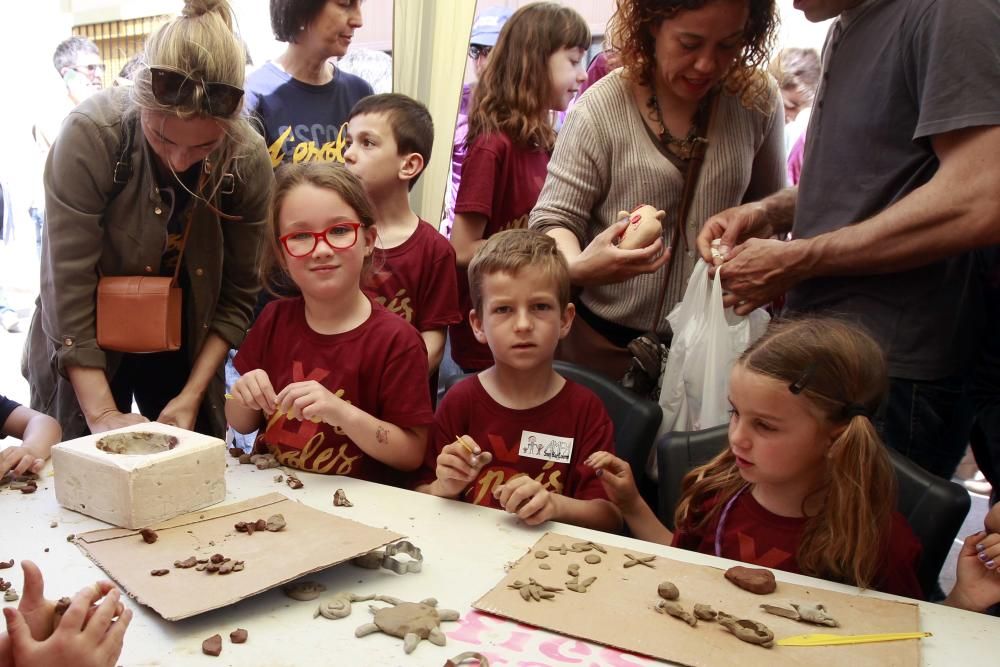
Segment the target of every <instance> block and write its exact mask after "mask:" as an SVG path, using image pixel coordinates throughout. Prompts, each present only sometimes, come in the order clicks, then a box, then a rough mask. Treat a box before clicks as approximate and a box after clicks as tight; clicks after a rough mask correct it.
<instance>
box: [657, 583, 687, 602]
mask: <svg viewBox="0 0 1000 667" xmlns="http://www.w3.org/2000/svg"><path fill="white" fill-rule="evenodd" d="M656 592H657V593H658V594H659V595H660V597H661V598H663V599H664V600H676V599H677V598H679V597H680V596H681V592H680V591H679V590H677V587H676V586H674V585H673V584H672V583H670V582H669V581H664V582H663V583H661V584H660V585H659V586H658V587H657V588H656Z"/></svg>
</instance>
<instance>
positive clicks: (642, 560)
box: [584, 552, 656, 569]
mask: <svg viewBox="0 0 1000 667" xmlns="http://www.w3.org/2000/svg"><path fill="white" fill-rule="evenodd" d="M625 558H628V560H627V561H625V562H624V563H623V564H622V567H635V566H636V565H645V566H646V567H648V568H654V569H655V566H654V565H652V564H651V563H652V562H653V561H654V560H655V559H656V556H642V557H640V556H633V555H632V554H630V553H628V552H626V553H625ZM584 560H586V559H584Z"/></svg>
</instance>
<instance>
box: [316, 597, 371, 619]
mask: <svg viewBox="0 0 1000 667" xmlns="http://www.w3.org/2000/svg"><path fill="white" fill-rule="evenodd" d="M374 599H375V596H374V595H355V594H354V593H347V592H340V593H336V594H334V595H333V597H329V598H327V599H326V600H323V601H322V602H320V603H319V608H318V609H317V610H316V613H315V614H313V618H316V617H317V616H322V617H323V618H329V619H331V620H337V619H338V618H346V617H348V616H350V615H351V603H352V602H365V601H368V600H374Z"/></svg>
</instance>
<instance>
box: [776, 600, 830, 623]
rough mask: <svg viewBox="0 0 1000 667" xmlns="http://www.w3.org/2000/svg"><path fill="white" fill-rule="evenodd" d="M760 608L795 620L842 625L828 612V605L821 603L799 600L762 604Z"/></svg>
mask: <svg viewBox="0 0 1000 667" xmlns="http://www.w3.org/2000/svg"><path fill="white" fill-rule="evenodd" d="M760 608H761V609H763V610H764V611H766V612H767V613H769V614H774V615H775V616H782V617H784V618H790V619H792V620H793V621H802V622H804V623H812V624H813V625H825V626H827V627H831V628H837V627H840V623H838V622H837V619H835V618H834V617H832V616H830V614H828V613H827V611H826V607H824V606H823V605H821V604H800V603H797V602H787V603H784V604H780V605H775V604H762V605H760Z"/></svg>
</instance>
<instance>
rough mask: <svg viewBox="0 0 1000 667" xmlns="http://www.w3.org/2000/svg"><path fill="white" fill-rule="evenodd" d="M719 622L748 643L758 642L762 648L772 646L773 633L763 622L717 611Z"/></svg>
mask: <svg viewBox="0 0 1000 667" xmlns="http://www.w3.org/2000/svg"><path fill="white" fill-rule="evenodd" d="M719 624H720V625H721V626H723V627H724V628H726V629H727V630H729V631H730V632H731V633H733V634H734V635H736V637H737V638H739V639H742V640H743V641H745V642H747V643H748V644H758V645H760V646H763V647H764V648H771V647H772V646H774V633H773V632H771V630H770V629H769V628H768V627H767V626H766V625H764V624H763V623H758V622H757V621H751V620H750V619H747V618H741V619H737V618H733V617H732V616H730V615H729V614H723V613H722V612H719Z"/></svg>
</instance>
